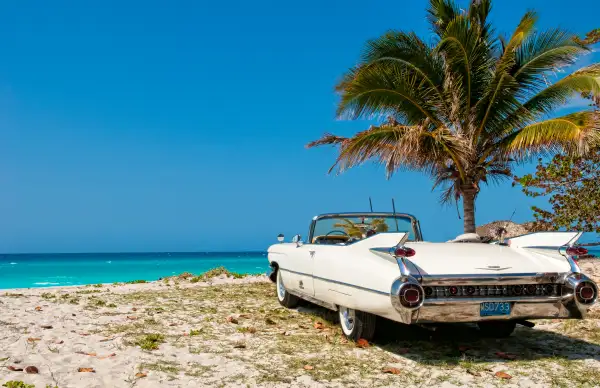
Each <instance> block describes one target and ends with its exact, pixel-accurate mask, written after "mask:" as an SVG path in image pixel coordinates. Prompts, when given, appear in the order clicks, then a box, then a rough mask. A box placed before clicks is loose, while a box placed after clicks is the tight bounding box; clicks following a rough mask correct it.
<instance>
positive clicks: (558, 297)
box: [268, 213, 598, 340]
mask: <svg viewBox="0 0 600 388" xmlns="http://www.w3.org/2000/svg"><path fill="white" fill-rule="evenodd" d="M580 236H581V233H577V232H541V233H533V234H527V235H523V236H520V237H515V238H511V239H508V240H505V241H500V242H496V243H493V244H490V243H482V242H479V241H478V239H477V238H468V237H469V236H467V237H465V238H459V239H456V240H453V241H451V242H442V243H431V242H425V241H423V238H422V235H421V230H420V227H419V222H418V221H417V219H416V218H415V217H413V216H411V215H409V214H398V213H335V214H323V215H320V216H317V217H315V218H313V220H312V223H311V225H310V231H309V234H308V238H307V239H306V241H302V239H301V237H300V236H299V235H296V236H294V238H293V239H292V242H288V243H286V242H283V240H284V237H283V235H279V240H280V243H279V244H275V245H272V246H271V247H269V250H268V259H269V263H270V266H271V273H270V278H271V280H273V281H274V282H275V283H276V284H277V287H276V288H277V298H278V300H279V302H280V303H281V304H282V305H283V306H286V307H288V308H293V307H295V306H296V305H297V304H298V302H299V301H300V299H304V300H307V301H310V302H312V303H315V304H318V305H321V306H324V307H326V308H329V309H331V310H334V311H338V312H339V317H340V324H341V327H342V330H343V332H344V334H345V335H346V336H347V337H349V338H351V339H354V340H358V339H360V338H364V339H367V340H369V339H371V338H372V337H373V335H374V333H375V329H376V322H377V320H376V316H381V317H385V318H388V319H391V320H394V321H398V322H402V323H405V324H439V323H446V322H476V323H477V324H478V326H479V329H480V331H481V332H482V334H483V335H487V336H493V337H506V336H509V335H510V334H511V333H512V332H513V330H514V329H515V325H516V324H522V325H525V326H529V327H532V326H533V325H534V324H533V323H532V322H529V321H528V319H536V318H575V319H581V318H584V317H585V315H586V312H587V310H588V309H589V308H590V306H591V305H592V304H594V303H595V302H596V300H597V297H598V287H597V285H596V284H595V283H594V282H593V281H592V280H590V279H589V278H588V277H587V276H585V275H584V274H582V273H581V271H580V269H579V266H578V265H577V261H576V259H577V257H578V256H581V255H585V254H586V253H587V250H586V249H584V248H582V247H578V246H576V245H575V243H576V241H577V240H578V239H579V237H580Z"/></svg>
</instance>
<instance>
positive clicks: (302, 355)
mask: <svg viewBox="0 0 600 388" xmlns="http://www.w3.org/2000/svg"><path fill="white" fill-rule="evenodd" d="M582 268H583V270H584V272H585V273H587V274H588V275H591V276H592V277H593V278H594V279H595V280H596V281H598V280H600V260H596V261H586V262H584V263H582ZM248 283H256V285H252V286H250V285H248ZM220 284H229V285H230V286H225V287H210V286H211V285H220ZM273 290H274V286H273V285H272V284H271V283H270V282H268V280H267V279H266V277H265V276H255V277H248V278H244V279H230V278H223V277H221V278H216V279H213V280H212V281H211V283H210V284H208V283H190V282H189V281H187V280H181V281H178V284H177V285H176V284H174V283H173V282H171V283H170V285H166V284H165V283H164V282H152V283H147V284H133V285H122V286H113V285H104V286H103V287H98V288H97V287H93V286H92V287H90V286H87V287H83V286H80V287H53V288H38V289H14V290H2V291H0V385H2V384H3V383H6V382H7V381H9V380H15V381H24V382H26V383H28V384H35V386H36V387H42V388H44V387H47V386H49V387H55V386H58V387H60V388H65V387H81V388H91V387H133V386H135V387H199V386H219V385H221V386H245V385H246V384H247V385H249V386H280V385H286V386H292V387H300V386H348V385H356V386H397V385H406V386H438V385H439V386H456V385H460V384H464V385H478V386H496V385H502V386H536V385H538V386H539V385H542V386H547V385H549V384H556V383H557V381H558V382H561V381H563V382H564V381H569V379H571V378H573V376H577V377H578V378H580V379H581V380H579V381H580V384H584V383H585V382H587V381H594V379H595V378H596V377H600V352H599V350H600V313H599V311H600V309H599V308H598V306H595V307H594V308H593V311H592V312H591V314H590V315H591V317H590V319H587V320H585V321H558V320H544V321H538V325H537V326H536V328H535V329H533V330H531V329H527V328H519V329H518V330H517V332H516V333H515V335H514V336H513V337H511V338H510V339H507V340H498V341H487V340H486V341H479V342H475V343H474V344H472V343H469V344H468V346H467V347H466V348H467V350H464V349H463V350H460V353H459V352H458V351H456V354H454V353H452V352H453V351H452V347H453V346H456V344H455V343H454V342H452V341H454V339H452V338H451V339H450V340H448V339H443V340H441V341H442V342H440V343H439V344H436V342H433V343H432V344H433V346H429V345H427V343H425V345H427V346H426V348H422V347H423V346H424V345H423V342H414V341H417V340H412V339H408V340H405V341H404V342H400V344H399V345H393V346H392V347H391V348H389V347H387V345H385V344H384V346H377V345H376V346H371V347H370V348H368V349H357V348H356V347H355V345H353V344H348V343H347V341H345V340H344V339H343V337H342V336H341V332H340V331H339V328H338V327H337V325H336V324H335V322H333V321H328V320H326V319H323V318H321V317H323V316H325V315H326V312H325V310H323V309H320V308H316V307H315V308H314V309H313V308H312V307H311V308H309V309H306V308H301V309H300V310H299V311H294V310H287V309H283V308H281V307H280V306H279V305H278V304H277V302H276V300H275V296H274V292H273ZM20 294H22V295H20ZM194 295H201V296H200V297H199V298H197V299H195V298H194ZM98 300H101V301H102V303H103V305H102V306H99V307H95V306H94V304H95V303H99V302H98ZM113 302H114V303H115V304H116V305H117V306H116V307H110V306H109V304H110V303H113ZM161 306H164V311H161ZM311 309H312V310H311ZM231 312H234V313H233V314H232V313H231ZM230 317H233V318H234V319H235V321H234V322H232V321H231V318H230ZM271 317H272V318H273V319H272V320H271ZM228 318H229V320H228ZM270 320H271V321H270ZM238 321H239V322H238ZM273 321H274V322H273ZM317 321H320V322H323V323H324V326H325V327H324V328H318V329H317V327H316V326H315V327H313V325H314V323H315V322H317ZM136 325H137V326H136ZM195 329H202V330H201V334H198V335H197V336H190V335H189V333H190V331H191V330H195ZM249 329H253V330H256V332H248V330H249ZM394 330H396V329H394ZM153 332H159V333H163V334H164V335H165V336H166V337H168V338H167V339H166V340H165V342H164V343H161V344H160V346H159V348H158V349H156V350H152V351H146V350H142V349H141V348H140V346H138V345H136V344H135V343H134V342H132V338H137V337H136V336H142V335H143V334H147V333H153ZM533 333H536V335H532V334H533ZM468 335H470V334H468ZM451 336H453V334H452V335H451ZM411 341H413V342H411ZM449 341H450V342H452V343H451V344H449ZM456 341H469V339H468V338H467V339H465V340H462V339H457V340H456ZM413 344H417V345H414V346H416V347H417V348H412V346H413ZM458 344H459V345H460V342H458ZM459 348H460V347H459ZM440 349H450V353H449V354H450V356H447V355H445V353H444V354H441V355H440V351H441V350H440ZM499 351H501V352H509V353H515V354H517V355H518V357H519V358H518V360H520V361H519V362H513V363H511V362H509V361H504V360H502V359H498V356H497V355H498V354H499V353H498V352H499ZM446 352H447V350H446ZM442 353H443V352H442ZM594 353H596V356H594V355H593V354H594ZM501 358H502V357H501ZM343 360H348V362H346V363H344V362H342V363H340V361H343ZM563 360H566V361H563ZM305 365H310V366H311V367H313V368H314V369H310V368H308V369H307V368H305V367H304V366H305ZM27 366H35V367H37V368H38V370H39V373H38V374H27V373H25V372H24V371H11V370H9V369H8V367H15V368H26V367H27ZM389 366H393V367H396V368H399V369H400V370H401V374H400V375H393V374H388V373H383V372H382V369H383V368H385V367H389ZM79 368H93V370H94V371H95V372H93V373H90V372H79V371H78V369H79ZM499 371H506V372H508V373H510V374H511V376H513V378H512V379H511V380H510V381H509V383H510V384H507V382H506V381H503V380H501V379H499V378H498V377H497V376H496V375H495V373H496V372H499ZM138 373H143V375H139V374H138ZM136 374H138V375H137V376H136ZM586 374H590V375H589V376H588V377H586ZM561 378H565V379H566V380H557V379H561ZM586 378H587V380H586ZM330 379H332V381H330ZM590 379H591V380H590ZM582 382H583V383H582ZM598 384H600V378H599V379H598V380H597V381H596V385H598ZM575 385H579V384H575ZM592 385H593V384H592Z"/></svg>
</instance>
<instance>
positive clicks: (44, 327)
mask: <svg viewBox="0 0 600 388" xmlns="http://www.w3.org/2000/svg"><path fill="white" fill-rule="evenodd" d="M40 327H41V328H42V329H52V325H41V326H40Z"/></svg>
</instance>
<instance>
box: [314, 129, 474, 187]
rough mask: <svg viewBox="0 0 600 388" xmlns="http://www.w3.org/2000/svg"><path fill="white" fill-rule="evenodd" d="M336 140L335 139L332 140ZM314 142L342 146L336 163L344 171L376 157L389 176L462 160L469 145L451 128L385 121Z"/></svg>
mask: <svg viewBox="0 0 600 388" xmlns="http://www.w3.org/2000/svg"><path fill="white" fill-rule="evenodd" d="M332 140H333V141H332ZM313 143H315V144H314V145H311V146H315V145H324V144H334V145H338V146H339V156H338V158H337V160H336V162H335V164H334V165H333V166H332V167H331V169H330V172H331V171H333V170H334V169H335V168H336V167H337V169H338V172H340V173H341V172H343V171H345V170H347V169H349V168H352V167H354V166H358V165H360V164H362V163H365V162H366V161H369V160H372V161H374V162H375V163H377V164H381V165H383V166H385V168H386V172H387V175H388V177H389V176H391V175H392V174H393V172H394V171H396V170H398V169H410V170H418V171H426V172H431V171H433V169H434V168H435V166H436V164H437V163H440V162H442V161H444V162H445V161H448V160H455V161H461V160H462V159H463V158H464V150H465V149H468V145H467V144H466V143H465V142H464V140H463V139H461V138H458V137H456V136H454V135H453V134H452V133H450V132H449V131H447V130H443V129H439V130H437V131H433V132H430V131H427V130H426V129H425V128H424V127H423V126H403V125H389V124H386V125H382V126H379V127H371V128H369V129H368V130H366V131H363V132H359V133H358V134H356V135H355V136H353V137H352V138H350V139H347V140H337V139H336V138H335V137H332V135H326V136H325V137H324V138H322V139H321V140H317V141H316V142H313Z"/></svg>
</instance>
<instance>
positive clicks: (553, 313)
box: [390, 273, 598, 324]
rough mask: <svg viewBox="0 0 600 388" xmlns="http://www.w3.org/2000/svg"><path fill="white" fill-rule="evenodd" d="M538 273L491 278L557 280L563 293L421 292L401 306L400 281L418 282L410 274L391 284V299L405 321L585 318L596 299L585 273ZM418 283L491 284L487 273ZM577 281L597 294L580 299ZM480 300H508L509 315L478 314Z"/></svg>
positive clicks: (430, 279)
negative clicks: (462, 295)
mask: <svg viewBox="0 0 600 388" xmlns="http://www.w3.org/2000/svg"><path fill="white" fill-rule="evenodd" d="M548 275H549V274H541V275H539V276H531V275H528V276H526V277H525V276H524V277H523V278H520V277H518V276H507V277H506V278H503V279H499V278H497V277H496V278H494V279H493V280H494V283H495V284H508V283H511V284H519V283H521V282H522V283H529V282H532V280H534V279H535V280H534V281H535V282H536V283H542V282H546V281H548V280H554V281H556V280H558V281H559V282H560V284H561V285H562V287H563V288H562V289H563V292H562V295H559V296H529V297H518V296H506V297H503V296H494V297H472V298H434V299H427V298H425V296H423V299H422V300H421V302H420V304H419V305H418V306H416V307H413V308H407V307H404V306H403V305H402V304H401V303H399V302H398V300H399V299H398V298H399V297H400V295H399V293H400V291H399V290H401V289H402V287H401V286H402V285H403V284H407V283H412V284H414V283H415V282H417V279H415V278H412V277H411V276H408V277H407V276H402V277H400V278H398V279H397V280H396V281H395V282H394V284H393V285H392V290H391V295H390V297H391V301H392V305H393V306H394V308H395V310H396V311H397V313H398V314H399V316H398V318H399V319H398V320H399V321H401V322H403V323H406V324H411V323H443V322H448V323H450V322H478V321H490V320H511V319H512V320H525V319H542V318H550V319H551V318H574V319H583V318H585V316H586V314H587V311H588V309H589V308H590V307H591V306H592V305H593V304H594V303H595V302H596V301H597V295H598V287H597V286H596V284H595V283H594V282H593V281H592V280H591V279H589V278H588V277H587V276H585V275H583V274H580V273H567V274H562V276H556V275H557V274H552V276H548ZM420 280H421V283H420V284H423V285H425V284H429V285H440V284H444V285H447V284H449V283H450V284H465V283H464V282H465V281H467V282H469V283H470V284H477V283H479V284H481V282H483V283H485V284H490V283H491V280H492V279H490V277H481V278H476V277H469V278H468V279H467V278H465V277H464V276H461V277H457V278H456V279H448V278H447V277H446V278H438V279H436V278H435V277H430V278H428V279H420ZM580 282H586V283H591V284H593V286H594V287H595V292H596V296H595V298H594V299H593V300H592V301H591V302H590V301H587V302H586V303H585V304H584V303H580V301H579V299H578V297H577V295H576V289H577V285H578V284H579V283H580ZM483 302H508V303H510V304H511V312H510V315H494V316H481V315H480V307H481V303H483Z"/></svg>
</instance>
